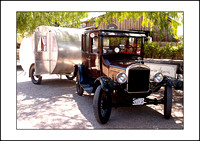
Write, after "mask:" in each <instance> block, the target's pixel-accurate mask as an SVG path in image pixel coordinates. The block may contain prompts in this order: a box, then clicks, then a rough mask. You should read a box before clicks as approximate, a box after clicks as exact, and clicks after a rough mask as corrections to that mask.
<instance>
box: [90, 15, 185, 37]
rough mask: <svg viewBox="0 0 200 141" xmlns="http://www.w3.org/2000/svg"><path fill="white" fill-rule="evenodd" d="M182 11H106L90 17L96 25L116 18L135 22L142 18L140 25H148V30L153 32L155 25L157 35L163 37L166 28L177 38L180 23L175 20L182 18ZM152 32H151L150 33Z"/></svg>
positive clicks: (121, 20)
mask: <svg viewBox="0 0 200 141" xmlns="http://www.w3.org/2000/svg"><path fill="white" fill-rule="evenodd" d="M182 14H183V13H182V12H106V14H105V15H103V16H100V17H96V19H95V20H94V18H93V19H92V22H94V21H95V23H96V26H98V25H100V24H102V23H104V22H105V21H106V23H107V24H110V23H112V20H113V19H114V18H116V19H117V20H118V22H123V21H124V19H130V18H132V19H133V22H134V23H135V22H136V21H138V20H139V19H140V18H142V19H143V21H142V26H143V27H144V26H146V27H148V26H149V23H150V30H151V31H152V32H153V29H154V28H155V27H157V28H158V30H159V35H160V36H161V37H163V31H164V30H168V31H169V32H170V34H171V35H174V38H175V39H177V38H178V36H177V29H178V26H180V25H181V24H180V23H178V22H176V21H178V20H179V19H182V16H180V15H182ZM152 34H153V33H152Z"/></svg>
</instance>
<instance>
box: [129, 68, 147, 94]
mask: <svg viewBox="0 0 200 141" xmlns="http://www.w3.org/2000/svg"><path fill="white" fill-rule="evenodd" d="M149 74H150V70H149V69H145V68H133V69H130V70H129V74H128V92H142V91H148V90H149Z"/></svg>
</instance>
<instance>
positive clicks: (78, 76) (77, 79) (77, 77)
mask: <svg viewBox="0 0 200 141" xmlns="http://www.w3.org/2000/svg"><path fill="white" fill-rule="evenodd" d="M76 91H77V94H78V95H80V96H82V95H83V91H84V90H83V88H82V87H81V85H80V75H79V73H77V75H76Z"/></svg>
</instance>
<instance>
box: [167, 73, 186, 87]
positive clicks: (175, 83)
mask: <svg viewBox="0 0 200 141" xmlns="http://www.w3.org/2000/svg"><path fill="white" fill-rule="evenodd" d="M165 79H166V81H167V82H166V83H167V85H169V86H171V87H172V86H173V87H174V88H175V89H176V90H181V89H183V84H182V82H181V81H180V80H178V79H176V78H173V77H170V76H167V77H165Z"/></svg>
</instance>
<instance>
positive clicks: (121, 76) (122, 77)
mask: <svg viewBox="0 0 200 141" xmlns="http://www.w3.org/2000/svg"><path fill="white" fill-rule="evenodd" d="M116 80H117V82H118V83H120V84H123V83H125V82H126V81H127V76H126V74H125V73H122V72H120V73H118V74H117V75H116Z"/></svg>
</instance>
